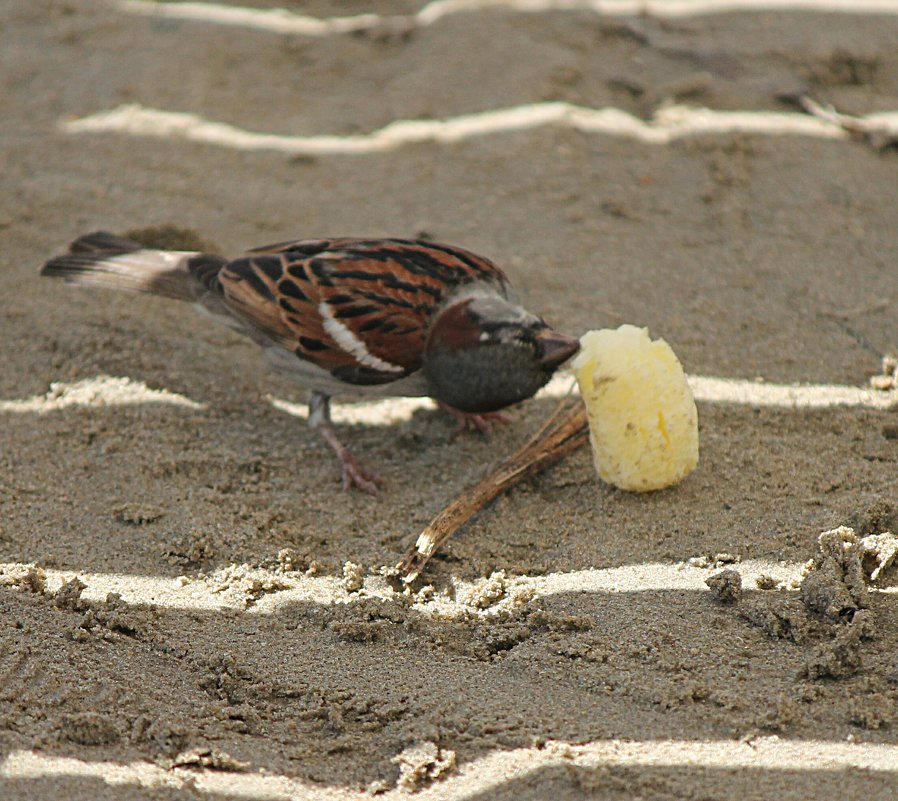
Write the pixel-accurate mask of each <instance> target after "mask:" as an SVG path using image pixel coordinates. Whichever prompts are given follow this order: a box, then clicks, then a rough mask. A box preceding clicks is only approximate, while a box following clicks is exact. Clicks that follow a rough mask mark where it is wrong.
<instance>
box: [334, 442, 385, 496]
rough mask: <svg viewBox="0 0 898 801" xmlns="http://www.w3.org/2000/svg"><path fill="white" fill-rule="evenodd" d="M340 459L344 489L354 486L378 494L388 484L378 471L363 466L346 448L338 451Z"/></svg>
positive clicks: (371, 493) (370, 493)
mask: <svg viewBox="0 0 898 801" xmlns="http://www.w3.org/2000/svg"><path fill="white" fill-rule="evenodd" d="M337 458H338V459H339V460H340V475H341V477H342V481H343V489H344V490H349V489H351V488H352V487H355V488H356V489H360V490H361V491H362V492H367V493H368V494H369V495H377V493H378V492H379V490H380V489H381V488H382V487H384V486H386V482H385V481H384V480H383V478H381V477H380V476H379V475H378V474H377V473H375V472H373V471H371V470H367V469H365V468H364V467H362V466H361V465H360V464H359V462H358V460H357V459H356V458H355V456H353V455H352V453H350V452H349V451H348V450H347V449H346V448H343V449H342V450H340V451H337Z"/></svg>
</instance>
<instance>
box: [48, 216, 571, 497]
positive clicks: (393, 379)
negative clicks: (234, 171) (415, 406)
mask: <svg viewBox="0 0 898 801" xmlns="http://www.w3.org/2000/svg"><path fill="white" fill-rule="evenodd" d="M41 275H44V276H49V277H53V278H62V279H64V280H66V281H67V282H69V283H72V284H77V285H81V286H91V287H101V288H105V289H117V290H125V291H130V292H141V293H148V294H151V295H158V296H161V297H166V298H172V299H175V300H182V301H187V302H189V303H192V304H193V305H194V306H195V307H196V308H197V309H199V310H200V311H202V312H204V313H206V314H207V315H211V317H213V318H215V319H216V320H218V321H220V322H223V323H224V324H225V325H227V326H228V327H229V328H231V329H233V330H235V331H237V332H238V333H240V334H243V335H244V336H246V337H249V338H250V339H252V340H253V341H254V342H256V343H257V344H258V345H260V346H261V347H262V350H263V353H264V355H265V358H266V360H267V361H268V362H269V364H270V366H271V367H273V368H274V369H275V370H276V371H278V372H279V373H282V374H284V375H286V376H287V377H289V378H291V379H293V380H295V381H297V382H298V383H299V384H300V385H302V386H303V387H305V388H306V389H307V390H309V392H310V395H309V401H308V402H309V424H310V425H311V427H312V428H313V429H315V430H316V431H318V432H319V434H320V435H321V436H322V437H323V438H324V440H325V441H326V442H327V443H328V445H329V446H330V447H331V448H332V449H333V450H334V452H335V454H336V455H337V458H338V460H339V463H340V469H341V474H342V482H343V488H344V489H349V488H350V487H356V488H358V489H360V490H363V491H365V492H368V493H371V494H376V493H377V490H378V486H379V485H381V484H382V480H381V479H380V477H379V476H378V475H377V474H376V473H373V472H371V471H369V470H366V469H364V468H363V467H362V466H361V465H360V464H359V462H358V461H357V460H356V458H355V457H354V456H353V454H352V453H351V452H350V451H349V449H348V448H346V447H345V446H344V445H343V444H342V443H341V442H340V440H339V439H338V437H337V434H336V431H335V430H334V427H333V425H332V423H331V418H330V399H331V397H332V396H349V397H356V398H358V397H372V396H374V397H377V396H381V397H382V396H429V397H431V398H433V399H434V400H435V401H436V402H437V404H438V405H439V406H441V407H443V408H445V409H447V410H448V411H450V412H451V413H452V414H453V415H454V416H455V417H456V419H457V420H459V421H460V423H461V424H462V425H464V424H465V423H471V424H473V425H474V426H475V427H477V428H479V429H480V430H482V431H484V433H488V430H489V424H490V422H491V421H496V420H500V419H502V416H501V413H500V412H499V411H498V410H500V409H503V408H505V407H506V406H509V405H511V404H513V403H517V402H518V401H522V400H525V399H526V398H529V397H531V396H532V395H533V394H534V393H535V392H536V391H537V390H538V389H539V388H540V387H542V386H543V385H544V384H546V383H547V382H548V380H549V379H550V378H551V377H552V374H553V373H554V372H555V370H556V369H557V368H558V367H559V366H560V365H561V364H562V363H563V362H565V361H566V360H567V359H568V358H569V357H571V356H572V355H573V354H574V353H575V352H576V351H577V350H578V348H579V341H578V340H577V339H575V338H573V337H569V336H565V335H564V334H560V333H558V332H556V331H554V330H552V329H551V328H550V327H549V326H548V325H547V324H546V322H545V321H544V320H543V319H542V318H541V317H538V316H536V315H534V314H531V313H530V312H528V311H527V310H525V309H524V308H523V307H521V306H520V305H518V304H517V303H516V302H515V300H514V298H513V296H512V293H511V290H510V287H509V284H508V280H507V279H506V277H505V274H504V273H503V272H502V270H501V269H499V267H497V266H496V265H495V264H493V262H491V261H490V260H489V259H486V258H483V257H482V256H477V255H475V254H474V253H471V252H469V251H467V250H463V249H462V248H458V247H453V246H451V245H444V244H439V243H436V242H430V241H423V240H416V239H351V238H342V239H303V240H296V241H291V242H281V243H277V244H273V245H267V246H265V247H260V248H256V249H253V250H249V251H247V252H246V253H245V254H244V255H242V256H240V257H239V258H236V259H233V260H228V259H225V258H223V257H221V256H218V255H214V254H211V253H201V252H196V251H173V250H154V249H149V248H145V247H143V246H142V245H140V244H139V243H137V242H134V241H132V240H130V239H125V238H122V237H119V236H116V235H114V234H110V233H107V232H105V231H98V232H95V233H90V234H87V235H86V236H82V237H81V238H79V239H77V240H76V241H75V242H73V243H72V245H71V246H70V247H69V250H68V252H67V253H66V254H64V255H61V256H58V257H56V258H53V259H51V260H50V261H48V262H47V263H46V264H44V266H43V267H42V268H41Z"/></svg>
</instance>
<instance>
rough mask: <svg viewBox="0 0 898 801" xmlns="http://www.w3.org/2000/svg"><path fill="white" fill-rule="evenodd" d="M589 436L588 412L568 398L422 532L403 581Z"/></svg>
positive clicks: (402, 568) (404, 565) (405, 563)
mask: <svg viewBox="0 0 898 801" xmlns="http://www.w3.org/2000/svg"><path fill="white" fill-rule="evenodd" d="M588 437H589V426H588V423H587V419H586V409H585V408H584V407H583V404H582V403H581V402H580V400H579V398H570V397H567V398H565V399H564V400H562V401H561V403H559V404H558V406H557V407H556V408H555V411H554V412H552V414H551V416H550V417H549V419H548V420H547V421H546V422H545V423H544V424H543V426H542V428H540V429H539V431H537V432H536V433H535V434H534V435H533V436H532V437H531V438H530V439H529V440H528V441H527V443H526V444H524V446H523V447H522V448H521V449H520V450H518V451H517V452H516V453H514V454H513V455H512V456H510V457H508V459H506V460H505V461H504V462H502V464H501V465H499V467H497V468H496V469H495V470H494V471H493V472H492V473H490V474H489V475H488V476H487V477H486V478H484V479H483V480H481V481H480V482H478V483H477V484H475V485H474V486H473V487H471V488H470V489H468V490H466V491H465V492H463V493H462V494H461V495H460V496H459V497H458V498H456V500H454V501H453V502H452V503H450V504H449V505H448V506H447V507H446V508H445V509H443V511H442V512H440V513H439V514H438V515H437V516H436V517H435V518H434V519H433V520H432V521H431V522H430V524H429V525H428V526H427V527H426V528H425V529H424V531H422V532H421V534H420V535H419V536H418V540H417V541H416V542H415V547H414V548H412V549H410V550H409V551H408V553H406V555H405V556H404V557H403V558H402V561H401V562H400V563H399V564H398V565H396V569H397V570H398V571H399V575H400V576H401V577H402V580H403V581H405V582H406V583H410V582H412V581H414V580H415V579H416V578H417V577H418V575H419V574H420V573H421V571H422V570H423V569H424V565H426V564H427V560H428V559H430V557H431V556H433V555H434V553H435V552H436V550H437V548H439V547H440V545H442V544H443V543H444V542H445V541H446V540H447V539H449V537H451V536H452V535H453V534H454V533H455V532H456V531H458V529H460V528H461V527H462V526H463V525H464V524H465V523H467V522H468V520H470V519H471V518H472V517H473V516H474V515H475V514H477V512H479V511H480V510H481V509H483V507H484V506H486V505H487V504H488V503H489V502H490V501H492V500H493V499H494V498H495V497H497V496H498V495H501V494H502V493H503V492H505V490H507V489H508V488H509V487H513V486H514V485H515V484H517V483H518V482H519V481H521V480H522V479H523V478H525V477H526V476H529V475H533V474H534V473H538V472H539V471H540V470H542V469H543V468H545V467H548V466H549V465H550V464H553V463H554V462H557V461H558V460H559V459H561V458H562V457H564V456H566V455H567V454H569V453H571V452H572V451H575V450H576V449H577V448H579V447H580V446H581V445H583V444H584V443H585V442H586V440H587V438H588Z"/></svg>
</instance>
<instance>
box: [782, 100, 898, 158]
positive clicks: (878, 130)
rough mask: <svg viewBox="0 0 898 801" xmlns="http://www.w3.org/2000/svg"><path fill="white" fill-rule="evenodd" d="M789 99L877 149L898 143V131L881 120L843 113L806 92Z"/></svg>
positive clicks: (818, 117) (813, 115)
mask: <svg viewBox="0 0 898 801" xmlns="http://www.w3.org/2000/svg"><path fill="white" fill-rule="evenodd" d="M789 99H790V100H791V101H792V102H794V103H795V104H797V105H798V107H799V108H800V109H801V110H802V111H805V112H807V113H808V114H810V115H811V116H812V117H816V118H817V119H818V120H823V121H824V122H828V123H831V124H832V125H838V126H839V127H840V128H841V129H842V130H843V131H845V133H847V134H848V135H849V136H851V137H852V138H853V139H857V140H859V141H861V142H866V143H867V144H869V145H871V146H872V147H873V148H875V149H876V150H886V149H887V148H891V147H895V145H896V143H898V131H895V130H894V129H893V128H891V127H889V126H888V125H885V124H884V123H880V122H873V121H872V120H865V119H863V118H861V117H854V116H852V115H850V114H841V113H840V112H838V111H836V109H835V108H834V107H833V106H831V105H830V104H829V103H826V104H823V103H818V102H817V101H816V100H814V98H812V97H811V96H810V95H808V94H805V93H803V92H802V93H799V94H797V95H792V96H791V97H789Z"/></svg>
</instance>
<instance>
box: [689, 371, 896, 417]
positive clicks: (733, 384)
mask: <svg viewBox="0 0 898 801" xmlns="http://www.w3.org/2000/svg"><path fill="white" fill-rule="evenodd" d="M689 385H690V386H691V387H692V392H693V394H694V395H695V399H696V400H697V401H704V402H706V403H733V404H743V405H745V406H769V407H779V408H783V409H828V408H831V407H833V406H862V407H866V408H868V409H891V408H893V407H894V406H896V404H898V390H895V389H892V390H878V389H873V388H872V387H850V386H844V385H839V384H768V383H767V382H764V381H746V380H744V379H739V378H715V377H713V376H697V375H694V376H689Z"/></svg>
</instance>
